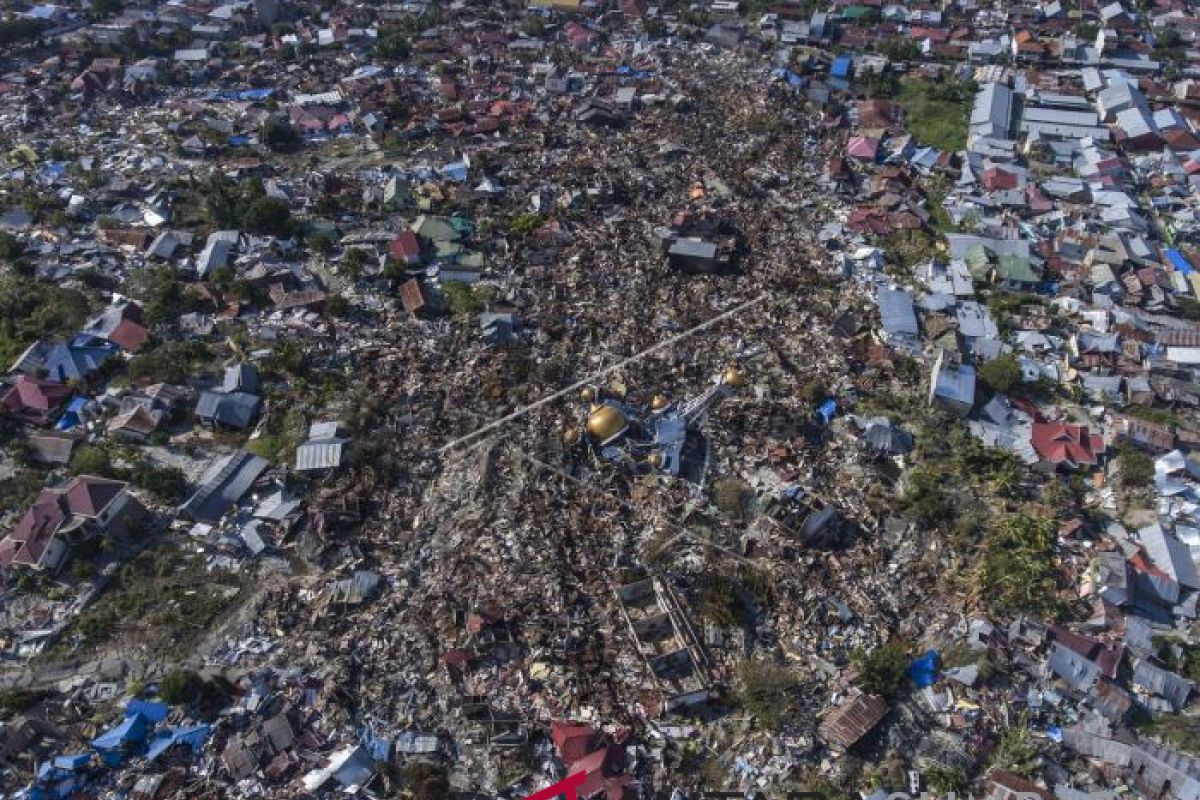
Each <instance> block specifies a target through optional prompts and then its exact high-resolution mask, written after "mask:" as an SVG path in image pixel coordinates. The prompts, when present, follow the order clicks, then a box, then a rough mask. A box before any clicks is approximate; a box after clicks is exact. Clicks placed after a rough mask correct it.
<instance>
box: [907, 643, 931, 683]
mask: <svg viewBox="0 0 1200 800" xmlns="http://www.w3.org/2000/svg"><path fill="white" fill-rule="evenodd" d="M937 674H938V654H937V651H936V650H926V651H925V655H923V656H921V657H920V658H918V659H917V660H916V661H914V662H913V663H912V665H911V666H910V667H909V668H908V677H910V678H912V680H913V683H915V684H916V685H917V686H918V687H919V688H921V689H924V688H925V687H926V686H932V685H933V684H934V683H935V682H936V681H937Z"/></svg>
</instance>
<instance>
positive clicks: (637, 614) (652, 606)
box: [617, 578, 711, 712]
mask: <svg viewBox="0 0 1200 800" xmlns="http://www.w3.org/2000/svg"><path fill="white" fill-rule="evenodd" d="M617 598H618V600H619V601H620V603H621V610H622V613H623V615H624V617H625V621H626V623H627V624H628V625H629V630H630V632H631V633H632V634H633V639H634V641H635V642H636V643H637V646H638V650H639V652H640V654H641V656H642V658H643V660H644V662H645V665H646V668H647V670H648V672H649V673H650V676H651V680H652V683H653V684H654V685H655V686H656V687H657V688H658V689H659V691H660V692H661V694H662V695H663V703H664V709H665V710H666V711H668V712H670V711H673V710H675V709H678V708H683V707H685V706H688V705H693V704H695V703H700V702H703V701H705V700H707V699H708V698H709V696H710V694H711V691H710V684H709V677H708V669H709V662H708V656H707V654H705V653H704V651H703V650H702V648H701V645H700V641H699V637H697V636H696V632H695V630H694V628H693V627H692V624H691V622H690V621H689V620H688V618H687V617H686V616H685V614H684V611H683V607H682V605H681V604H680V602H679V600H678V598H677V597H676V595H675V593H674V592H673V591H672V590H671V589H670V587H669V586H667V585H666V584H665V583H664V582H663V581H661V580H660V579H658V578H646V579H645V580H641V581H638V582H636V583H631V584H627V585H625V586H622V587H620V588H619V589H617Z"/></svg>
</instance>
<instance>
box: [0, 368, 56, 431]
mask: <svg viewBox="0 0 1200 800" xmlns="http://www.w3.org/2000/svg"><path fill="white" fill-rule="evenodd" d="M71 392H72V389H71V387H70V386H67V385H66V384H63V383H55V382H54V381H46V380H41V379H39V378H31V377H29V376H28V375H21V376H20V377H18V378H17V380H16V382H15V383H13V385H12V387H11V388H10V389H9V390H8V391H7V392H5V393H4V395H3V397H0V406H3V408H4V409H5V410H6V411H8V412H10V413H12V414H15V415H16V416H19V417H21V418H23V419H27V420H36V421H40V420H44V419H45V418H46V417H47V416H49V414H50V412H51V411H54V410H55V409H57V408H58V407H59V406H61V405H62V404H63V403H64V402H66V400H67V398H69V397H70V396H71Z"/></svg>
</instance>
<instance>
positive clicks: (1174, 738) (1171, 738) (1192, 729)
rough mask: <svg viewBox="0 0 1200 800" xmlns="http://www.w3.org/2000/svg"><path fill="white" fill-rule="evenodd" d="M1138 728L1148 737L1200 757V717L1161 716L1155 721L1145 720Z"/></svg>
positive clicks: (1182, 715) (1184, 715)
mask: <svg viewBox="0 0 1200 800" xmlns="http://www.w3.org/2000/svg"><path fill="white" fill-rule="evenodd" d="M1137 727H1138V729H1139V731H1140V732H1141V733H1143V734H1145V735H1146V736H1150V737H1153V738H1156V739H1161V740H1162V741H1163V742H1165V743H1166V744H1167V745H1170V746H1171V747H1174V748H1175V749H1177V750H1182V751H1183V752H1185V753H1188V754H1190V755H1200V717H1193V716H1189V715H1186V714H1159V715H1158V716H1156V717H1154V718H1153V719H1147V720H1143V721H1142V722H1141V724H1139V725H1138V726H1137Z"/></svg>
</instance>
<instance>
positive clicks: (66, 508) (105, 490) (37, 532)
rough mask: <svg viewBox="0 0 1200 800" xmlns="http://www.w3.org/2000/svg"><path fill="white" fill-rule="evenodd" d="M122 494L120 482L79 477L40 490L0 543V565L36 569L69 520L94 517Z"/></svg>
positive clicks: (123, 485)
mask: <svg viewBox="0 0 1200 800" xmlns="http://www.w3.org/2000/svg"><path fill="white" fill-rule="evenodd" d="M124 490H125V484H124V483H122V482H121V481H112V480H108V479H107V478H97V477H95V476H92V475H81V476H80V477H78V478H73V479H72V480H71V481H70V482H69V483H67V484H65V485H64V486H59V487H56V488H53V489H43V490H42V491H41V493H40V494H39V495H38V496H37V499H36V500H34V501H33V505H31V506H30V507H29V508H28V509H26V511H25V513H24V514H22V515H21V518H20V519H19V520H17V525H16V527H14V528H13V529H12V531H10V532H9V534H8V535H7V536H5V537H4V538H3V539H0V564H3V565H4V566H11V565H12V564H19V565H23V566H28V567H36V566H37V565H38V564H39V563H40V562H41V560H42V556H43V555H44V554H45V552H46V548H47V547H49V546H50V542H51V541H53V539H54V534H55V533H56V532H57V531H58V529H59V528H61V527H62V525H63V523H65V522H66V521H67V519H68V518H69V517H96V516H99V515H100V513H101V512H102V511H104V509H106V508H108V506H109V505H111V504H112V502H113V500H115V499H116V498H117V496H119V495H120V494H121V492H123V491H124Z"/></svg>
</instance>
